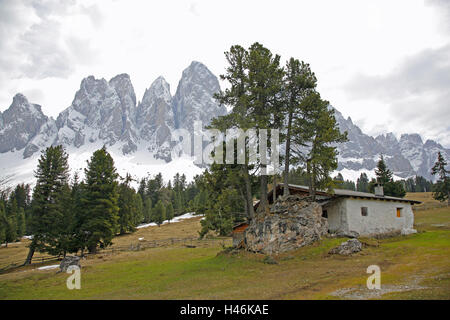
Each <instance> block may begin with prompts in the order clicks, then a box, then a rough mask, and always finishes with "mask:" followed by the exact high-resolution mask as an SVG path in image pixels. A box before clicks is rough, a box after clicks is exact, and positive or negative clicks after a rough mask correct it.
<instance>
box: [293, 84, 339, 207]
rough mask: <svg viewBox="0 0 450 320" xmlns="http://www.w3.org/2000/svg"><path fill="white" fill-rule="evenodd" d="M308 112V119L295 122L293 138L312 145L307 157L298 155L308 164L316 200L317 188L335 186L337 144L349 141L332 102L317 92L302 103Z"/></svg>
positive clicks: (311, 185)
mask: <svg viewBox="0 0 450 320" xmlns="http://www.w3.org/2000/svg"><path fill="white" fill-rule="evenodd" d="M302 104H303V105H304V106H303V108H305V110H307V116H306V120H305V119H301V121H299V122H296V123H294V125H293V127H294V128H295V129H294V134H293V139H294V140H295V141H296V144H297V145H300V146H301V145H304V144H305V142H307V143H308V145H309V148H308V149H309V151H308V152H307V154H304V153H303V152H302V151H299V152H297V156H298V157H299V158H303V159H304V161H305V162H306V173H307V176H308V179H309V183H308V185H309V189H310V195H311V196H312V198H313V199H315V195H316V190H317V189H320V188H321V189H325V188H327V189H329V188H330V187H331V186H332V179H331V178H330V173H331V172H332V171H333V170H335V169H337V154H338V151H337V147H336V143H342V142H345V141H347V132H344V133H341V132H340V131H339V126H338V124H337V122H336V118H335V117H334V109H332V108H330V107H329V102H328V101H326V100H322V98H321V97H320V94H319V93H317V92H312V93H310V94H309V95H308V96H307V97H306V98H305V99H304V100H303V102H302Z"/></svg>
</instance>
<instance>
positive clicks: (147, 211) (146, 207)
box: [144, 196, 152, 222]
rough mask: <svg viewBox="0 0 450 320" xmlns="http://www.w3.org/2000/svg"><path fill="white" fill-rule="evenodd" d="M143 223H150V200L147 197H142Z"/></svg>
mask: <svg viewBox="0 0 450 320" xmlns="http://www.w3.org/2000/svg"><path fill="white" fill-rule="evenodd" d="M144 198H145V200H144V221H145V222H151V221H152V199H151V198H150V197H148V196H145V197H144Z"/></svg>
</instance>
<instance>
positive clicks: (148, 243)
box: [0, 238, 232, 274]
mask: <svg viewBox="0 0 450 320" xmlns="http://www.w3.org/2000/svg"><path fill="white" fill-rule="evenodd" d="M231 244H232V240H231V239H230V238H212V239H201V240H200V239H198V238H168V239H160V240H143V241H138V242H136V243H131V244H129V245H123V246H111V247H108V248H105V249H98V251H97V252H96V253H86V254H84V255H85V256H86V257H89V256H93V255H96V254H114V253H116V252H122V251H140V250H145V249H149V248H159V247H169V246H183V247H187V248H197V247H202V248H205V247H210V246H217V245H221V246H222V247H225V246H226V245H231ZM58 260H62V257H61V256H59V257H58V256H38V257H33V259H32V263H31V265H39V264H43V263H46V262H49V261H58ZM24 261H25V259H23V260H21V261H17V262H13V263H11V264H8V265H5V266H1V267H0V274H2V273H5V272H7V271H11V270H12V269H16V268H18V267H22V266H23V263H24Z"/></svg>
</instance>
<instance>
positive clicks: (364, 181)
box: [356, 172, 369, 192]
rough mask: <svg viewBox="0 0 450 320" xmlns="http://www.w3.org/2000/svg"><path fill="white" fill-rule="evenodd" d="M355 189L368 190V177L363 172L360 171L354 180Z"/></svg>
mask: <svg viewBox="0 0 450 320" xmlns="http://www.w3.org/2000/svg"><path fill="white" fill-rule="evenodd" d="M356 191H360V192H369V178H368V177H367V174H366V173H365V172H362V173H361V175H360V176H359V178H358V180H357V181H356Z"/></svg>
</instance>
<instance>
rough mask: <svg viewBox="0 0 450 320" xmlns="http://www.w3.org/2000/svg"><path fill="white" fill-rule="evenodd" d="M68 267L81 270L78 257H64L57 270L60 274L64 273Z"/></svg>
mask: <svg viewBox="0 0 450 320" xmlns="http://www.w3.org/2000/svg"><path fill="white" fill-rule="evenodd" d="M69 266H77V267H79V268H81V265H80V257H77V256H66V257H65V258H64V259H62V260H61V263H60V264H59V269H60V270H61V272H66V271H67V269H68V268H69Z"/></svg>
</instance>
